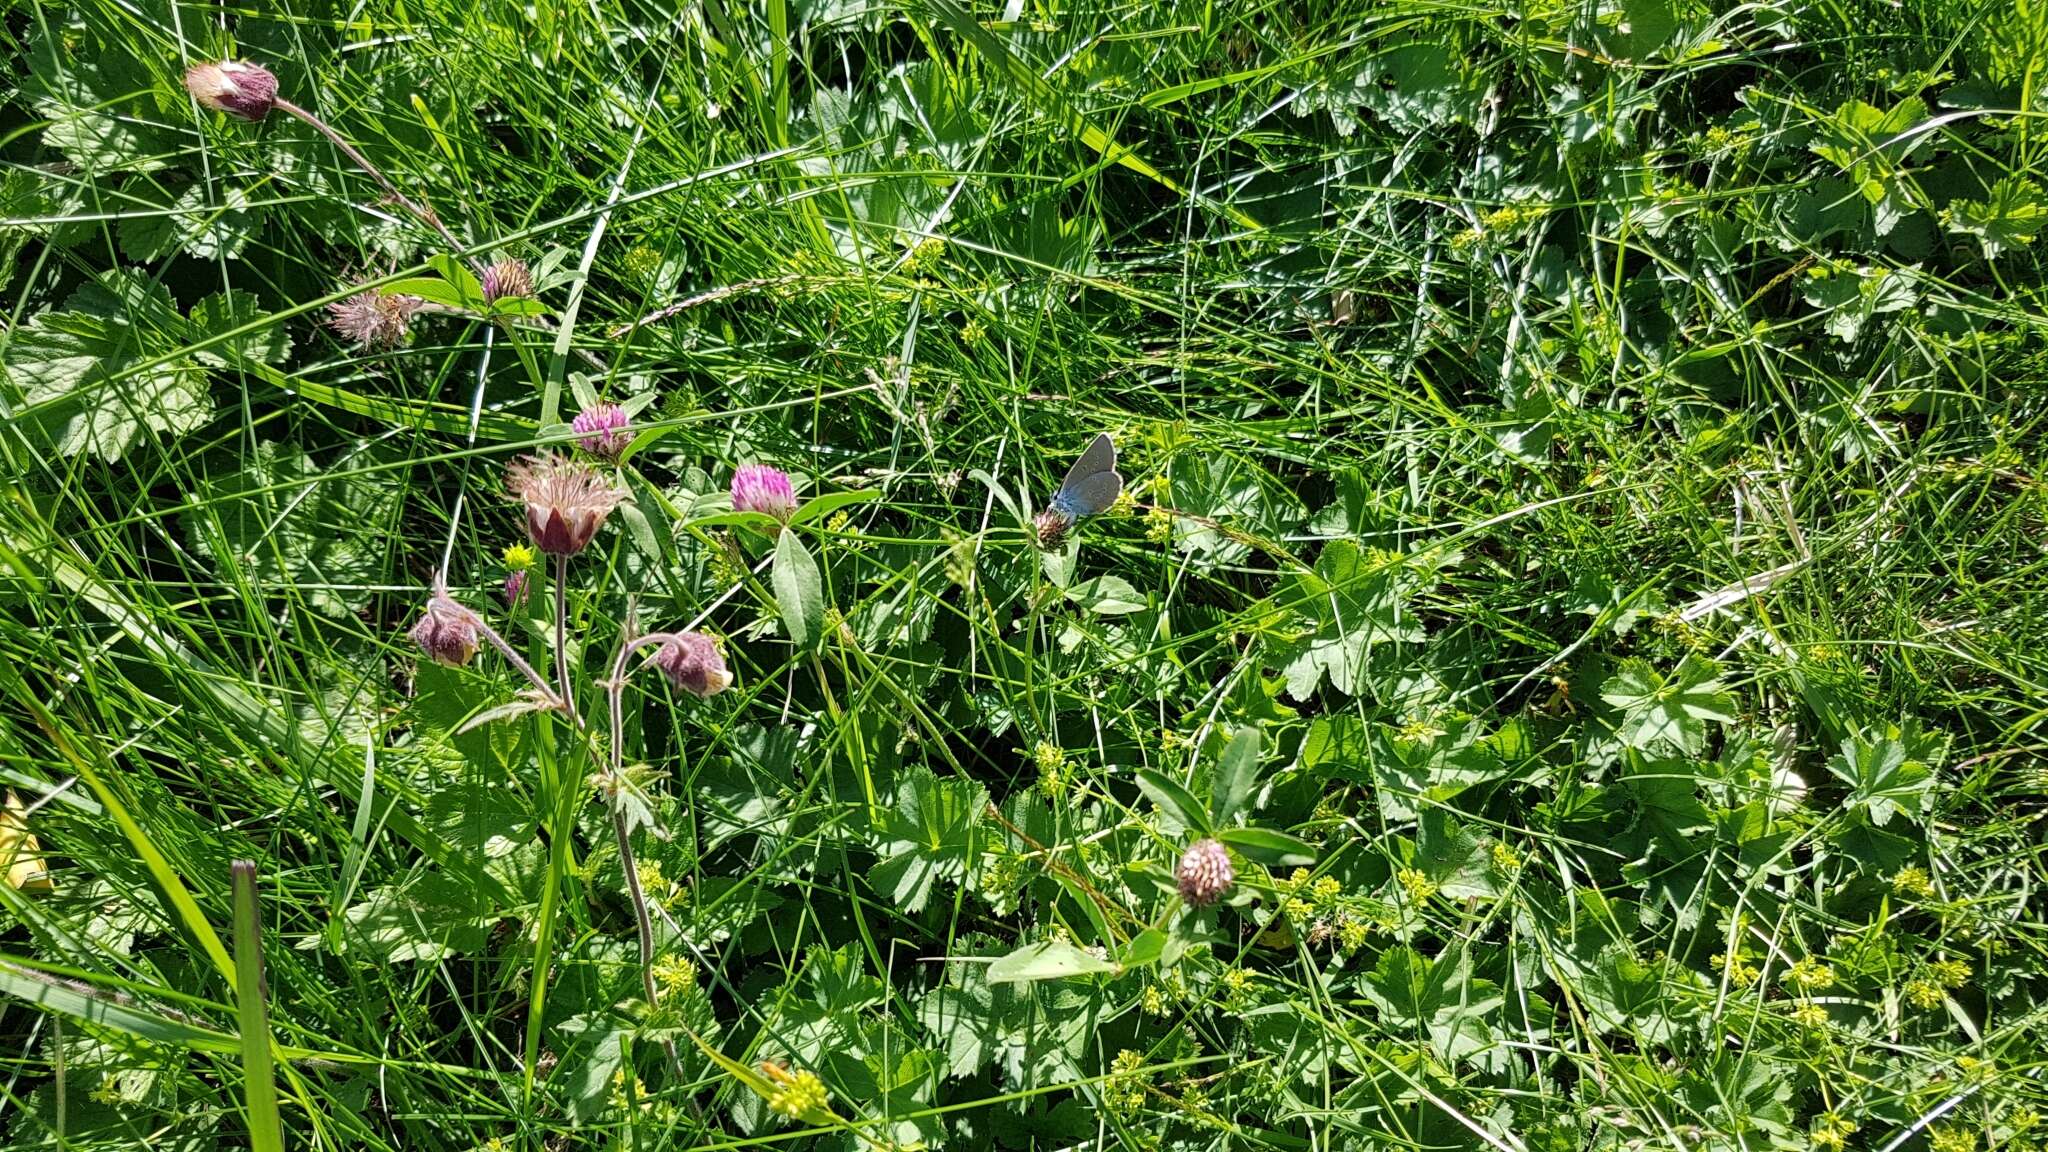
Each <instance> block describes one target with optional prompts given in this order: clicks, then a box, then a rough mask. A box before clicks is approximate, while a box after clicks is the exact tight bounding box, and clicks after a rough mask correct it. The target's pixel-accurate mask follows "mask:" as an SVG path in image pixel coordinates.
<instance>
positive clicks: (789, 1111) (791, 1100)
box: [762, 1064, 828, 1120]
mask: <svg viewBox="0 0 2048 1152" xmlns="http://www.w3.org/2000/svg"><path fill="white" fill-rule="evenodd" d="M762 1067H763V1070H764V1071H766V1072H767V1073H768V1078H769V1079H770V1080H772V1081H774V1082H775V1090H774V1091H772V1092H770V1093H769V1094H768V1110H769V1111H771V1112H774V1113H775V1114H777V1115H779V1116H787V1117H789V1118H790V1119H792V1120H795V1119H798V1118H800V1117H802V1116H804V1115H806V1114H808V1113H811V1112H815V1111H818V1110H820V1109H822V1108H824V1107H825V1102H826V1100H827V1099H828V1097H827V1095H826V1092H825V1082H824V1081H823V1080H820V1079H818V1074H817V1073H815V1072H810V1071H803V1072H794V1073H792V1072H787V1071H784V1070H783V1069H782V1068H780V1067H777V1066H776V1065H773V1064H767V1065H763V1066H762Z"/></svg>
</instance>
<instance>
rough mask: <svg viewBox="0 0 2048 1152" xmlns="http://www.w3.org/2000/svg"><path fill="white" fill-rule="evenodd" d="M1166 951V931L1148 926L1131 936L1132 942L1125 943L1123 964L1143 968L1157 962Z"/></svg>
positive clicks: (1128, 966) (1127, 966)
mask: <svg viewBox="0 0 2048 1152" xmlns="http://www.w3.org/2000/svg"><path fill="white" fill-rule="evenodd" d="M1165 951H1166V933H1164V932H1161V931H1160V930H1159V929H1157V928H1147V929H1145V930H1144V931H1143V932H1140V933H1138V934H1137V935H1136V936H1133V937H1131V942H1130V943H1129V944H1126V945H1124V953H1123V958H1122V959H1123V966H1124V967H1125V968H1142V967H1144V966H1145V965H1147V964H1154V963H1157V962H1158V960H1159V957H1160V956H1161V955H1162V954H1163V953H1164V952H1165Z"/></svg>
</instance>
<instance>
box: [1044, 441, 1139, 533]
mask: <svg viewBox="0 0 2048 1152" xmlns="http://www.w3.org/2000/svg"><path fill="white" fill-rule="evenodd" d="M1123 490H1124V478H1123V477H1122V476H1120V475H1118V474H1117V470H1116V443H1115V442H1114V441H1112V440H1111V439H1110V438H1109V433H1107V432H1104V433H1102V434H1100V435H1098V436H1096V437H1095V439H1094V440H1093V441H1091V442H1090V443H1089V445H1088V449H1087V451H1085V452H1082V453H1081V458H1080V459H1079V460H1076V461H1074V466H1073V467H1072V468H1069V469H1067V478H1066V479H1065V480H1063V481H1061V482H1060V490H1059V491H1058V492H1056V493H1054V494H1053V498H1052V506H1053V510H1054V511H1057V512H1059V513H1060V514H1061V515H1063V516H1093V515H1095V514H1096V513H1097V512H1101V511H1102V510H1104V509H1106V508H1108V507H1109V506H1110V505H1111V504H1113V503H1115V502H1116V498H1117V495H1118V494H1119V493H1121V492H1122V491H1123Z"/></svg>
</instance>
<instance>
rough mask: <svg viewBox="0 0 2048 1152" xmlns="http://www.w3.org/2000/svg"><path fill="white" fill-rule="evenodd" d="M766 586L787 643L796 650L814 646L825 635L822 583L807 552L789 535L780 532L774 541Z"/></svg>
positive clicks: (809, 551)
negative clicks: (769, 587)
mask: <svg viewBox="0 0 2048 1152" xmlns="http://www.w3.org/2000/svg"><path fill="white" fill-rule="evenodd" d="M769 582H770V583H771V584H773V585H774V587H775V606H776V607H777V608H778V609H780V610H781V612H782V628H783V631H784V632H785V633H786V634H787V635H788V636H789V642H790V643H792V644H794V645H796V646H797V647H798V648H808V647H810V646H811V645H812V644H814V643H816V642H817V641H818V639H819V638H820V637H821V636H823V635H824V632H825V581H824V578H823V577H822V576H820V575H819V573H818V562H817V560H816V559H814V558H813V557H812V556H811V550H810V549H809V548H806V547H804V542H803V541H802V540H801V539H799V538H798V536H797V534H796V533H795V532H793V531H784V532H783V533H782V535H781V536H779V537H778V538H777V539H776V541H775V563H774V566H773V568H772V569H771V570H770V572H769Z"/></svg>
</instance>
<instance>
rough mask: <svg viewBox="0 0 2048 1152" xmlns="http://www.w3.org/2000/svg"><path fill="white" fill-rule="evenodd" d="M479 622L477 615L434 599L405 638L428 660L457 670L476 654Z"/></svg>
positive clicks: (456, 605) (442, 598)
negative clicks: (416, 646) (410, 638)
mask: <svg viewBox="0 0 2048 1152" xmlns="http://www.w3.org/2000/svg"><path fill="white" fill-rule="evenodd" d="M481 623H482V621H480V620H478V619H477V615H476V613H474V612H471V611H470V610H469V609H467V608H464V607H463V606H462V605H460V604H457V603H455V602H454V601H453V600H449V599H447V598H445V597H442V596H436V597H434V598H433V599H432V600H430V601H428V602H427V610H426V611H425V612H424V613H422V614H421V616H420V618H419V622H418V623H416V624H414V625H413V626H412V631H411V632H409V633H408V635H410V636H411V637H412V642H413V643H415V644H417V645H419V646H420V651H421V652H423V653H425V654H426V656H427V658H428V659H430V660H432V661H434V662H435V663H437V664H447V665H450V666H451V667H456V668H460V667H461V666H462V665H464V664H467V663H469V658H470V657H472V656H474V655H476V640H477V636H476V630H477V626H478V625H479V624H481Z"/></svg>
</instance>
